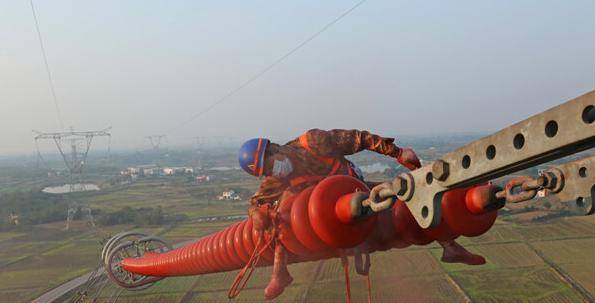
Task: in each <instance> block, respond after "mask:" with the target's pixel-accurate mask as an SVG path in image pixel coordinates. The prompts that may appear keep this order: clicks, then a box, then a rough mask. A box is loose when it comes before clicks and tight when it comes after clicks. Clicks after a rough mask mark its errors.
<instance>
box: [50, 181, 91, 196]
mask: <svg viewBox="0 0 595 303" xmlns="http://www.w3.org/2000/svg"><path fill="white" fill-rule="evenodd" d="M91 190H99V186H97V185H95V184H91V183H87V184H83V183H75V184H64V185H60V186H48V187H46V188H44V189H42V190H41V191H42V192H44V193H48V194H65V193H74V192H81V191H91Z"/></svg>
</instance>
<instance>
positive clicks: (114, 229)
mask: <svg viewBox="0 0 595 303" xmlns="http://www.w3.org/2000/svg"><path fill="white" fill-rule="evenodd" d="M229 186H230V185H229V184H223V185H221V184H220V185H209V187H210V188H199V189H197V188H196V187H192V186H188V185H187V184H185V183H184V182H180V181H179V180H178V181H174V182H169V183H167V182H164V181H163V180H159V179H157V180H148V181H143V182H138V183H136V184H134V185H131V186H127V187H114V188H109V189H107V190H105V191H100V192H93V193H85V194H77V196H76V199H78V200H80V201H84V202H85V203H86V205H90V206H91V207H92V208H94V209H100V210H102V211H111V210H117V209H120V208H121V207H124V206H130V207H134V208H138V207H155V206H157V205H161V206H162V207H163V208H164V210H165V211H166V212H167V213H169V214H184V215H186V216H187V218H188V219H187V220H186V221H182V222H178V223H175V224H170V225H164V226H159V227H142V228H139V227H135V226H133V225H114V226H97V227H91V226H89V223H88V222H86V221H84V220H83V221H80V222H79V221H75V222H73V225H72V226H71V230H69V231H65V230H64V223H63V222H57V223H52V224H44V225H39V226H36V227H34V228H33V229H31V230H26V231H19V232H2V233H0V297H2V298H3V300H2V301H4V300H8V301H9V302H29V301H30V300H31V299H34V298H36V297H38V296H39V295H41V294H42V293H44V292H46V291H47V290H49V289H51V288H54V287H56V286H58V285H61V284H62V283H64V282H66V281H69V280H71V279H73V278H75V277H78V276H80V275H82V274H85V273H87V272H90V271H91V270H93V269H94V268H95V267H96V265H97V264H98V255H99V251H100V249H101V242H102V241H103V240H105V239H106V238H107V237H109V236H110V235H113V234H115V233H118V232H120V231H125V230H130V229H136V230H140V231H142V232H144V233H146V234H157V235H160V236H162V237H164V238H166V239H168V240H169V241H170V242H172V243H181V242H185V241H189V240H194V239H198V238H200V237H202V236H205V235H208V234H210V233H213V232H215V231H218V230H221V229H222V228H225V227H226V226H228V225H230V224H232V223H233V222H232V221H200V220H198V219H199V218H204V217H209V216H223V215H245V214H246V208H247V206H246V204H245V203H242V202H225V201H224V202H221V201H215V200H214V199H212V198H208V196H207V193H209V192H217V191H219V190H222V189H225V188H229ZM235 186H238V184H236V185H235ZM243 186H246V189H248V190H253V189H254V186H255V183H249V184H247V185H243ZM458 241H459V242H460V243H461V244H463V245H464V246H465V247H467V248H468V249H469V250H470V251H472V252H476V253H479V254H482V255H483V256H485V257H486V259H487V262H488V263H487V264H486V265H483V266H477V267H474V266H466V265H460V264H447V263H442V262H440V257H441V254H442V250H441V248H440V246H439V245H437V244H436V243H433V244H431V245H428V246H425V247H419V246H412V247H409V248H407V249H401V250H396V249H395V250H390V251H386V252H377V253H375V254H373V255H372V269H371V276H370V277H371V282H372V290H373V294H372V297H373V299H374V302H394V301H395V300H398V301H400V302H465V301H471V302H498V301H506V302H531V301H534V302H578V301H582V300H584V293H581V291H578V290H577V287H578V288H581V289H583V290H584V291H586V292H587V293H590V294H593V293H594V292H595V285H594V283H593V279H592V278H591V277H593V276H594V275H595V263H594V262H592V256H593V255H595V217H592V216H591V217H569V218H560V219H555V220H552V221H550V222H547V223H539V224H527V223H520V222H516V221H514V220H498V221H497V222H496V224H495V226H494V227H493V228H492V229H491V230H490V231H489V232H488V233H486V234H484V235H482V236H480V237H476V238H464V237H462V238H460V239H458ZM350 262H351V263H353V260H351V261H350ZM289 270H290V272H291V273H292V275H293V277H294V282H293V284H292V285H291V286H290V287H288V288H287V289H286V291H285V292H284V294H283V295H282V296H280V297H279V298H278V299H276V300H275V302H321V301H326V302H337V301H339V302H341V301H342V300H344V296H345V282H344V274H343V269H342V267H341V262H340V261H339V260H338V259H331V260H325V261H316V262H308V263H302V264H292V265H290V267H289ZM236 273H237V271H232V272H226V273H217V274H209V275H203V276H195V277H178V278H168V279H165V280H163V281H160V282H158V283H156V285H155V286H153V287H151V288H149V289H147V290H144V291H137V292H128V291H121V290H120V289H119V288H117V287H115V286H113V285H111V284H107V285H105V287H104V288H102V289H101V292H100V293H97V294H98V301H97V302H110V300H111V298H112V297H113V296H116V295H117V296H119V299H118V302H124V303H126V302H227V301H228V299H227V291H228V289H229V286H230V284H231V282H232V281H233V279H234V277H235V275H236ZM270 273H271V269H270V268H258V269H257V270H256V272H255V274H254V275H253V276H252V278H251V279H250V281H249V282H248V284H247V286H246V288H245V289H244V291H243V292H242V293H241V294H240V296H239V297H238V298H237V299H235V300H234V301H235V302H261V301H262V298H263V294H262V293H263V289H264V287H265V286H266V283H267V282H268V277H269V275H270ZM350 276H351V280H352V285H351V288H352V294H353V301H354V302H363V301H365V300H366V297H367V290H366V289H367V288H366V280H365V279H364V278H363V277H361V276H358V275H357V274H356V273H355V271H354V269H353V266H351V268H350ZM568 277H569V278H568ZM89 293H90V294H92V295H94V294H95V293H93V291H90V292H89ZM75 294H76V293H71V294H70V295H67V296H65V297H63V298H62V300H63V301H64V302H68V300H69V299H70V297H71V296H72V295H75ZM8 301H7V302H8Z"/></svg>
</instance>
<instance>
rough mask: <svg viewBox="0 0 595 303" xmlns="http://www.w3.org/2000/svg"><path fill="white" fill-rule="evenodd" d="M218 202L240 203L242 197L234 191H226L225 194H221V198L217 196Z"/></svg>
mask: <svg viewBox="0 0 595 303" xmlns="http://www.w3.org/2000/svg"><path fill="white" fill-rule="evenodd" d="M217 200H220V201H221V200H234V201H240V200H242V197H240V195H238V194H237V193H236V192H235V191H234V190H229V191H224V192H223V193H221V195H220V196H217Z"/></svg>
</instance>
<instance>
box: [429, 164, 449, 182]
mask: <svg viewBox="0 0 595 303" xmlns="http://www.w3.org/2000/svg"><path fill="white" fill-rule="evenodd" d="M449 174H450V165H449V164H448V162H446V161H444V160H441V159H440V160H436V161H434V164H432V175H434V179H436V180H438V181H444V180H446V179H447V178H448V175H449Z"/></svg>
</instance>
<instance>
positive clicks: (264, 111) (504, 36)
mask: <svg viewBox="0 0 595 303" xmlns="http://www.w3.org/2000/svg"><path fill="white" fill-rule="evenodd" d="M354 3H356V1H294V2H289V1H58V0H53V1H43V0H37V1H35V4H36V9H37V14H38V18H39V22H40V26H41V31H42V35H43V38H44V42H45V46H46V51H47V56H48V60H49V64H50V68H51V70H52V73H53V76H54V81H55V87H56V93H57V95H58V102H59V105H60V108H61V110H62V115H63V117H64V121H65V124H66V126H73V127H74V128H75V129H76V130H87V129H100V128H104V127H107V126H113V135H114V136H113V144H114V146H115V147H133V148H134V147H139V148H140V147H142V148H146V147H147V144H148V143H147V142H145V141H144V139H143V137H144V136H146V135H148V134H159V133H164V132H166V130H168V129H170V128H172V127H174V126H176V125H178V124H179V123H180V122H181V121H184V120H186V119H188V118H189V117H190V116H192V115H193V114H195V113H196V112H199V111H201V110H203V109H204V108H206V107H207V106H209V105H210V104H211V103H212V102H214V101H215V100H217V99H218V98H220V97H221V96H223V95H225V94H226V93H227V92H229V91H230V90H232V89H234V88H236V87H237V86H238V85H239V84H241V83H242V82H243V81H245V80H247V79H249V78H250V77H252V76H253V75H254V74H255V73H257V72H259V71H260V70H262V69H263V68H264V67H266V66H267V65H269V64H270V63H271V62H273V61H274V60H276V59H277V58H278V57H280V56H282V55H283V54H284V53H285V52H287V51H288V50H289V49H291V48H292V47H294V46H295V45H297V44H298V43H300V42H301V41H303V40H304V39H306V38H307V37H308V36H309V35H311V34H312V33H314V32H316V31H317V30H319V29H320V28H321V27H322V26H323V25H325V24H326V23H328V22H329V21H330V20H332V19H333V18H335V17H336V16H338V15H339V14H341V13H342V12H343V11H345V10H346V9H348V8H349V7H351V6H352V5H353V4H354ZM593 11H595V2H594V1H432V2H430V1H423V2H422V1H374V0H369V1H368V2H366V3H364V4H363V5H362V6H361V7H359V8H358V9H357V10H355V11H354V12H353V13H352V14H350V15H349V16H347V17H346V18H344V19H343V20H341V21H340V22H339V23H337V24H336V25H335V26H333V27H332V28H330V29H329V30H327V31H326V32H325V33H323V34H322V35H321V36H319V37H318V38H317V39H315V40H314V41H312V42H311V43H309V44H308V45H307V46H305V47H304V48H302V49H301V50H299V51H298V52H297V53H295V54H294V55H293V56H291V57H290V58H288V59H287V60H286V61H285V62H284V63H282V64H281V65H279V66H277V67H276V68H275V69H273V70H272V71H270V72H269V73H267V74H266V75H265V76H263V77H261V78H260V79H259V80H257V81H256V82H254V83H253V84H252V85H250V86H248V87H246V88H245V89H243V90H242V91H240V92H239V93H238V94H237V95H235V96H234V97H232V98H230V99H229V100H227V101H226V102H225V103H223V104H221V105H219V106H217V107H216V108H214V109H213V110H212V111H210V112H209V113H208V114H206V115H204V116H202V117H201V118H199V119H197V120H195V121H193V122H192V123H189V124H187V125H185V126H184V127H182V128H179V129H177V130H175V131H174V132H172V133H169V134H168V142H170V143H176V144H184V143H187V144H190V143H192V142H193V141H192V140H193V139H192V137H194V136H211V135H222V136H233V137H246V138H247V137H253V136H258V135H262V136H269V137H273V138H287V137H292V136H295V135H298V134H299V133H300V132H302V131H303V130H305V129H308V128H312V127H320V128H363V129H370V130H373V131H375V132H378V133H380V134H383V135H387V136H397V137H398V136H399V135H400V134H420V133H423V134H428V133H434V132H440V133H445V132H468V131H471V132H473V131H491V130H497V129H499V128H501V127H503V126H506V125H507V124H510V123H513V122H516V121H518V120H520V119H523V118H525V117H527V116H529V115H531V114H534V113H536V112H539V111H542V110H544V109H547V108H549V107H551V106H554V105H556V104H558V103H560V102H562V101H564V100H567V99H569V98H572V97H575V96H578V95H580V94H583V93H585V92H587V91H590V90H592V89H595V18H593ZM33 22H34V21H33V17H32V14H31V9H30V6H29V2H28V1H24V0H20V1H16V0H15V1H9V0H6V1H2V2H0V136H1V137H2V141H1V142H2V143H0V155H4V154H12V153H17V152H31V151H33V148H34V144H33V140H32V133H31V129H38V130H46V131H53V130H58V129H59V123H58V121H57V118H56V112H55V110H54V105H53V102H52V99H51V94H50V90H49V85H48V81H47V77H46V74H45V70H44V65H43V59H42V55H41V52H40V49H39V43H38V40H37V36H36V32H35V27H34V23H33Z"/></svg>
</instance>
